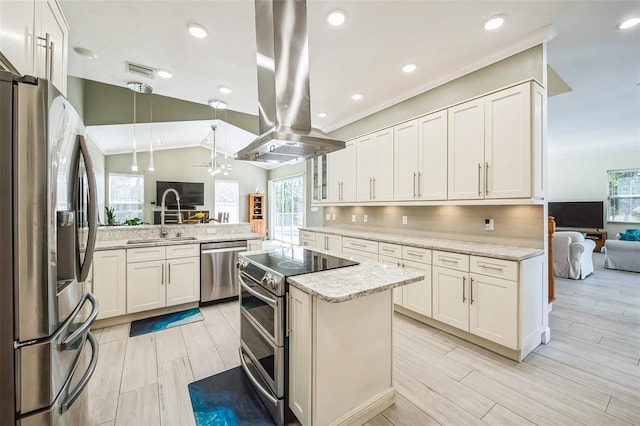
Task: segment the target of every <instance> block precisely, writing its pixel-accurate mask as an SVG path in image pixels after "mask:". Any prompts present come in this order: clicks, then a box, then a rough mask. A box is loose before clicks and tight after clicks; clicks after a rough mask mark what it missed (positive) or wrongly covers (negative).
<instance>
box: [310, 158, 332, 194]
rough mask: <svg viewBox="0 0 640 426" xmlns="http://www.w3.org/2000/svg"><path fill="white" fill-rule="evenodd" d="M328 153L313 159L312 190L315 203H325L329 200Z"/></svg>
mask: <svg viewBox="0 0 640 426" xmlns="http://www.w3.org/2000/svg"><path fill="white" fill-rule="evenodd" d="M327 161H328V157H327V155H326V154H325V155H320V156H318V157H315V158H313V159H312V160H311V162H312V166H311V169H312V171H311V175H312V177H313V179H312V192H313V202H314V203H324V202H326V201H328V194H327V184H328V177H327Z"/></svg>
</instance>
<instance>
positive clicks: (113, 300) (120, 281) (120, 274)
mask: <svg viewBox="0 0 640 426" xmlns="http://www.w3.org/2000/svg"><path fill="white" fill-rule="evenodd" d="M92 269H93V294H95V296H96V297H97V298H98V301H99V303H100V310H99V312H98V317H97V319H103V318H110V317H115V316H118V315H124V314H126V313H127V261H126V250H124V249H122V250H104V251H96V252H94V254H93V267H92Z"/></svg>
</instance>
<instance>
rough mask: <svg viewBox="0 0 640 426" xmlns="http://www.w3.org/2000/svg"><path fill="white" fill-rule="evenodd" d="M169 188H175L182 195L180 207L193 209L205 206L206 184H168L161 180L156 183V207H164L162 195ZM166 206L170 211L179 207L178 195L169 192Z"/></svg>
mask: <svg viewBox="0 0 640 426" xmlns="http://www.w3.org/2000/svg"><path fill="white" fill-rule="evenodd" d="M169 188H173V189H175V190H176V191H178V194H180V207H181V208H193V207H194V206H202V205H204V183H202V182H167V181H163V180H159V181H157V182H156V205H157V206H158V207H160V206H161V205H162V194H164V191H166V190H167V189H169ZM165 204H166V206H167V207H168V208H170V209H175V208H176V207H177V206H178V203H177V202H176V194H174V193H173V192H169V193H168V194H167V198H166V199H165Z"/></svg>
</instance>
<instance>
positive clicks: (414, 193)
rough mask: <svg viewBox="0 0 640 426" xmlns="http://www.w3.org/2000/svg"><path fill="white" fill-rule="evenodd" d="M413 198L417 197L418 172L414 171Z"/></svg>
mask: <svg viewBox="0 0 640 426" xmlns="http://www.w3.org/2000/svg"><path fill="white" fill-rule="evenodd" d="M413 198H416V172H413Z"/></svg>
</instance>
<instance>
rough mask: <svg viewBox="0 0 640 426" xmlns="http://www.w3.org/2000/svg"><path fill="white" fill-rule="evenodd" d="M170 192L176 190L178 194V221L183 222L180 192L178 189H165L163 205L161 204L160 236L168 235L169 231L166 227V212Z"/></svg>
mask: <svg viewBox="0 0 640 426" xmlns="http://www.w3.org/2000/svg"><path fill="white" fill-rule="evenodd" d="M169 192H175V194H176V201H177V202H178V223H182V213H180V194H178V191H176V190H175V189H173V188H169V189H167V190H166V191H164V194H162V205H161V209H162V210H160V236H161V237H163V238H164V237H166V236H167V235H168V234H169V233H168V232H167V228H165V226H164V214H165V208H166V206H165V199H166V198H167V194H168V193H169Z"/></svg>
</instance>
